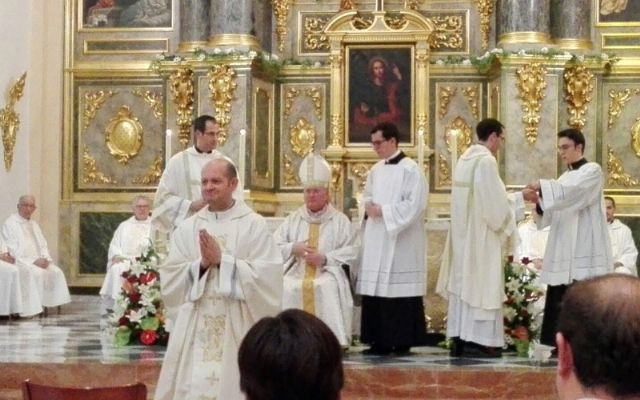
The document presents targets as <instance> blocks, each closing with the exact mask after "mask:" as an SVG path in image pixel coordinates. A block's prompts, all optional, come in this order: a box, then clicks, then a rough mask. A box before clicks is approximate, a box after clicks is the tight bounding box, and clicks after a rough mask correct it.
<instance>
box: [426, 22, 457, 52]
mask: <svg viewBox="0 0 640 400" xmlns="http://www.w3.org/2000/svg"><path fill="white" fill-rule="evenodd" d="M431 21H433V23H434V25H435V27H436V29H435V30H434V31H433V33H432V34H431V36H430V37H429V46H430V47H431V48H432V49H442V48H446V49H461V48H462V45H463V43H464V40H463V36H462V35H463V33H464V20H463V18H462V16H460V15H435V16H433V17H432V18H431Z"/></svg>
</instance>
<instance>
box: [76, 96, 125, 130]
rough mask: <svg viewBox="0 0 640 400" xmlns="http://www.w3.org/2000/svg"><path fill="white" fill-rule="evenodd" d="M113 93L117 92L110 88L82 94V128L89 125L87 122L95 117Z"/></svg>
mask: <svg viewBox="0 0 640 400" xmlns="http://www.w3.org/2000/svg"><path fill="white" fill-rule="evenodd" d="M115 94H117V92H114V91H112V90H107V91H105V90H98V91H97V92H87V93H85V94H84V114H83V115H82V117H83V118H82V119H83V122H82V129H84V130H86V129H87V128H88V127H89V124H90V123H91V121H92V120H93V119H94V118H95V117H96V114H97V113H98V110H99V109H100V107H102V105H103V104H104V103H105V102H106V101H107V100H108V99H109V98H110V97H112V96H113V95H115Z"/></svg>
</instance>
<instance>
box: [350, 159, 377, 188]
mask: <svg viewBox="0 0 640 400" xmlns="http://www.w3.org/2000/svg"><path fill="white" fill-rule="evenodd" d="M371 167H372V165H371V164H365V163H356V164H352V165H351V174H352V175H353V176H354V177H356V178H357V182H358V193H362V192H363V191H364V187H365V186H366V184H367V176H369V170H371Z"/></svg>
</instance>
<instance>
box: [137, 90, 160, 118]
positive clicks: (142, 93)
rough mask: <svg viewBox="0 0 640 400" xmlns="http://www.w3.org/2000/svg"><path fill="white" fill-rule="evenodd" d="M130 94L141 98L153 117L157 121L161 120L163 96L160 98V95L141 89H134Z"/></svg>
mask: <svg viewBox="0 0 640 400" xmlns="http://www.w3.org/2000/svg"><path fill="white" fill-rule="evenodd" d="M132 93H133V94H134V95H136V96H138V97H140V98H142V100H144V102H145V103H147V104H148V105H149V107H150V108H151V111H153V116H154V117H156V119H157V120H162V104H163V102H164V96H162V94H161V93H157V92H152V91H151V90H141V89H136V90H134V91H133V92H132Z"/></svg>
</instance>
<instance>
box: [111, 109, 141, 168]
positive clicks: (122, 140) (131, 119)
mask: <svg viewBox="0 0 640 400" xmlns="http://www.w3.org/2000/svg"><path fill="white" fill-rule="evenodd" d="M142 132H143V129H142V125H141V124H140V122H139V121H138V118H136V117H135V116H134V115H133V113H132V112H131V110H130V109H129V107H127V106H122V107H120V110H119V111H118V114H117V115H116V116H114V117H113V118H111V121H109V125H107V129H106V130H105V141H106V143H107V148H108V149H109V153H111V155H112V156H114V157H115V158H116V160H118V162H119V163H120V164H127V163H128V162H129V160H130V159H131V158H133V157H135V156H137V155H138V153H139V152H140V148H141V147H142Z"/></svg>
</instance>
